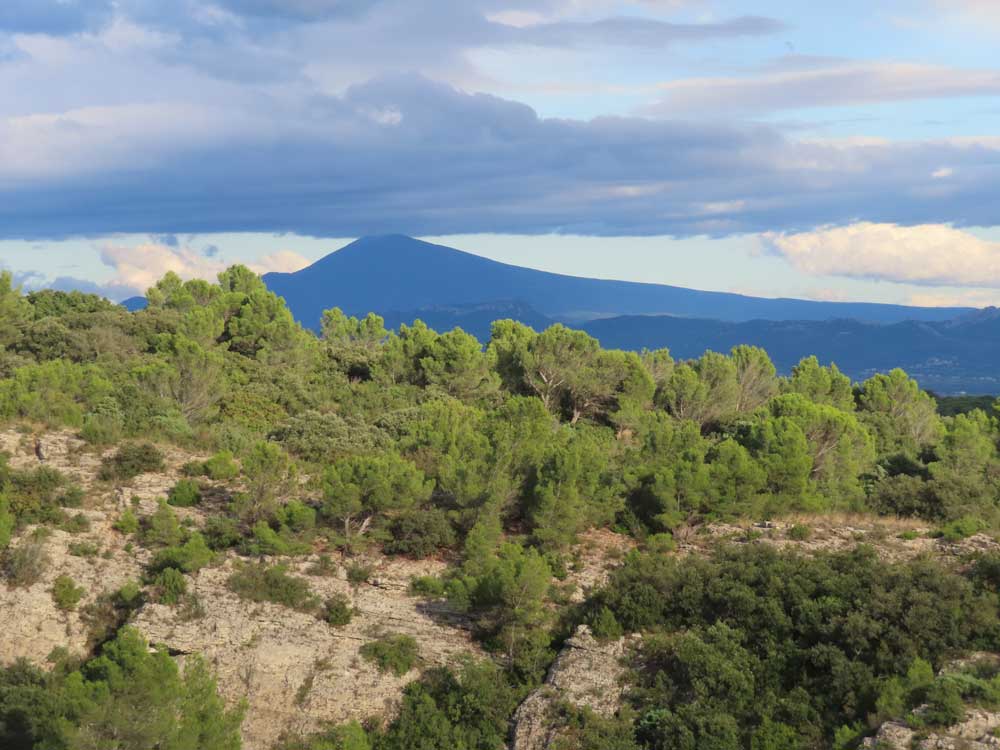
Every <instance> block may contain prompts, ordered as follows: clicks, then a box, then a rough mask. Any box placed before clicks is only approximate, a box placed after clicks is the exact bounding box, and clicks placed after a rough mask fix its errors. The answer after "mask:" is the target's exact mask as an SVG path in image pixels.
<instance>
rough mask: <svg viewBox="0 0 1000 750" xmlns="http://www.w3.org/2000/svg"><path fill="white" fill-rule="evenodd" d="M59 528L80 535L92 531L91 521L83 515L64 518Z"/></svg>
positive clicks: (77, 514)
mask: <svg viewBox="0 0 1000 750" xmlns="http://www.w3.org/2000/svg"><path fill="white" fill-rule="evenodd" d="M59 528H61V529H62V530H63V531H65V532H67V533H69V534H80V533H82V532H84V531H89V530H90V519H89V518H87V517H86V516H85V515H83V514H82V513H76V514H75V515H72V516H66V517H64V518H63V520H62V523H60V524H59Z"/></svg>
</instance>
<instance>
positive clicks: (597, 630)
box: [590, 607, 623, 641]
mask: <svg viewBox="0 0 1000 750" xmlns="http://www.w3.org/2000/svg"><path fill="white" fill-rule="evenodd" d="M590 629H591V631H592V632H593V634H594V637H595V638H597V639H598V640H602V641H609V640H616V639H618V638H621V637H622V634H623V631H622V626H621V625H620V624H619V622H618V620H617V618H615V613H614V612H612V611H611V610H610V609H608V608H607V607H601V608H600V609H599V610H597V612H596V613H594V615H593V616H592V617H591V620H590Z"/></svg>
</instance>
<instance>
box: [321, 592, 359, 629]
mask: <svg viewBox="0 0 1000 750" xmlns="http://www.w3.org/2000/svg"><path fill="white" fill-rule="evenodd" d="M353 616H354V608H353V607H352V606H351V602H350V600H349V599H348V598H347V597H346V596H344V595H343V594H334V595H333V596H331V597H330V598H329V599H327V600H326V604H325V605H324V606H323V619H324V620H326V621H327V623H329V624H330V625H333V626H334V627H336V628H341V627H343V626H344V625H347V624H348V623H349V622H350V621H351V618H352V617H353Z"/></svg>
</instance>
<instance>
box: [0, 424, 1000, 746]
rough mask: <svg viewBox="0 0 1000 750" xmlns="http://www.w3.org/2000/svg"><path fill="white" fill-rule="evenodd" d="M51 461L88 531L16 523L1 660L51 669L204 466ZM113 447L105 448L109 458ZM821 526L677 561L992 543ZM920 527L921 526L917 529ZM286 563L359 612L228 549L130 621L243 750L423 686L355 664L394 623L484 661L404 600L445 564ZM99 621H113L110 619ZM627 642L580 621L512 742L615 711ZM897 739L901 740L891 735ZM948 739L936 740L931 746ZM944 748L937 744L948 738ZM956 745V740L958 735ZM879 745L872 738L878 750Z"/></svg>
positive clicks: (988, 741)
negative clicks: (577, 717) (231, 708)
mask: <svg viewBox="0 0 1000 750" xmlns="http://www.w3.org/2000/svg"><path fill="white" fill-rule="evenodd" d="M38 439H39V445H40V452H41V453H42V455H43V457H44V463H45V464H46V465H49V466H52V467H54V468H56V469H58V470H59V471H61V472H63V473H64V474H65V475H67V476H68V477H69V478H71V479H72V480H73V481H74V482H76V483H78V484H79V485H80V486H81V487H82V488H83V489H84V501H83V505H82V507H81V508H79V509H70V510H69V511H68V512H69V514H70V515H79V516H82V517H84V518H85V519H86V521H80V522H78V524H77V527H78V529H79V530H78V531H77V532H76V533H70V532H68V531H65V530H61V529H51V528H45V529H43V530H41V532H39V531H38V530H36V529H34V528H30V527H29V528H27V529H22V530H21V531H20V532H19V534H18V536H17V538H16V539H15V540H14V545H20V544H29V543H30V544H37V545H39V546H40V547H41V548H42V549H43V550H44V555H45V556H46V557H47V558H48V561H49V564H48V565H47V567H46V568H45V570H44V572H43V574H42V576H41V578H40V579H39V580H38V581H36V582H34V583H33V584H32V585H30V586H26V587H13V586H11V585H9V583H8V582H7V581H4V582H2V583H0V622H3V623H4V627H5V636H6V637H4V638H0V663H4V664H6V663H10V662H12V661H14V660H16V659H19V658H26V659H29V660H31V661H32V662H35V663H38V664H43V665H44V664H46V663H47V657H49V655H50V654H51V653H52V652H53V650H54V649H57V648H65V649H68V650H69V651H70V652H71V653H73V654H76V655H81V656H82V655H85V654H86V653H88V651H89V650H90V649H91V648H92V647H93V641H94V637H95V633H96V632H98V631H99V629H100V627H101V626H102V624H103V625H104V626H106V625H107V623H106V619H107V618H106V616H107V614H108V613H107V600H108V597H110V596H111V595H112V594H114V592H116V591H118V590H119V589H120V588H121V587H122V586H123V585H125V584H126V583H128V582H131V581H138V580H140V579H141V578H142V575H143V572H144V570H145V566H146V565H147V564H148V562H149V560H150V557H151V552H150V551H149V550H147V549H145V548H143V547H142V546H141V545H139V544H136V543H135V542H134V540H132V539H131V538H130V537H127V536H126V535H124V534H122V533H120V532H118V531H116V530H115V529H114V527H113V523H114V522H115V520H116V519H117V518H118V517H119V516H120V514H121V513H122V511H123V510H124V509H125V508H127V507H134V508H136V510H137V512H138V513H139V514H140V515H148V514H151V513H153V512H155V510H156V508H157V502H158V500H159V499H160V498H162V497H164V496H165V495H166V494H167V492H168V491H169V489H170V488H171V487H172V486H173V485H174V483H175V482H176V481H177V480H178V478H180V476H181V467H182V466H183V465H184V464H185V463H186V462H188V461H191V460H194V459H199V460H201V459H204V458H205V457H204V456H196V455H193V454H190V453H186V452H184V451H181V450H178V449H176V448H169V447H165V448H164V453H165V455H166V467H165V469H164V470H163V471H161V472H156V473H150V474H143V475H140V476H138V477H136V478H135V479H133V480H129V481H127V482H117V483H109V482H102V481H100V480H98V479H97V472H98V469H99V468H100V463H101V458H102V454H101V453H100V452H96V451H93V450H92V449H88V448H87V447H86V446H85V445H84V444H83V443H82V441H80V440H78V439H77V438H76V437H74V435H73V434H72V433H70V432H67V431H61V432H52V433H47V434H43V435H40V436H39V438H38ZM35 440H36V437H35V435H33V434H30V433H28V432H19V431H17V430H4V431H0V451H3V452H5V453H7V454H9V456H10V463H11V464H12V465H13V466H15V467H17V468H34V467H37V466H39V465H40V462H39V458H38V456H37V452H38V451H36V442H35ZM108 452H110V451H108ZM211 489H212V490H213V491H212V492H211V493H210V494H211V495H212V497H211V499H209V500H206V503H205V504H204V505H203V507H202V508H178V509H176V513H177V515H178V516H179V517H180V519H181V521H182V522H183V523H186V524H188V525H190V526H192V527H199V526H201V525H202V524H203V523H204V521H205V518H206V510H207V509H208V508H214V509H215V512H219V510H220V509H221V508H223V507H224V505H223V503H224V502H225V496H226V493H227V492H228V491H229V489H231V488H229V489H227V488H226V487H225V486H223V485H217V486H214V487H213V488H211ZM805 522H806V523H810V524H812V526H813V528H812V529H811V531H810V533H809V534H808V535H806V536H807V538H802V535H801V534H794V533H791V532H790V530H791V528H792V526H793V525H792V524H791V523H774V524H769V525H767V526H761V527H752V526H735V525H725V524H718V525H713V526H709V527H703V528H702V529H701V530H699V531H697V532H695V531H694V530H692V532H691V533H690V534H688V535H685V534H679V535H678V536H679V540H680V543H679V545H678V550H677V554H703V553H706V552H708V551H709V550H710V549H711V548H712V547H714V546H716V545H718V544H719V543H720V542H721V541H724V540H725V541H729V542H733V543H753V544H768V545H774V546H776V547H793V548H795V549H799V550H802V551H805V552H808V553H813V552H820V551H824V550H834V549H848V548H851V547H853V546H855V545H857V544H858V543H859V542H865V543H871V544H872V545H873V546H874V547H875V549H876V550H877V551H878V553H879V554H880V555H881V556H882V557H883V558H885V559H887V560H894V559H903V558H910V557H915V556H918V555H921V554H932V555H935V556H939V557H943V558H949V559H958V558H959V557H961V556H964V555H967V554H968V553H969V552H972V551H977V550H982V549H995V548H997V546H998V545H997V543H996V542H995V541H994V540H993V539H991V538H990V537H987V536H983V535H977V536H975V537H972V538H970V539H967V540H964V541H962V542H959V543H947V542H943V541H941V540H935V539H930V538H927V537H926V536H924V535H921V534H919V533H916V532H920V531H925V529H920V528H919V527H918V526H917V525H914V524H906V523H897V522H876V521H873V520H871V519H865V518H841V519H827V520H826V521H818V520H816V519H808V520H805ZM907 532H912V533H907ZM633 543H634V542H633V541H632V540H630V539H628V538H625V537H622V536H620V535H617V534H613V533H611V532H609V531H593V532H590V533H588V534H585V535H583V537H582V539H581V542H580V544H579V545H578V546H577V548H576V549H575V551H574V553H573V555H572V556H571V558H572V562H571V564H570V565H569V574H568V576H567V579H566V581H564V582H562V583H558V584H557V585H558V586H560V587H561V588H562V589H563V590H564V591H565V592H566V595H567V599H568V600H569V601H581V600H582V599H583V598H584V597H585V595H586V593H587V592H588V591H589V590H591V589H593V588H594V587H597V586H600V585H601V584H602V583H603V582H604V580H605V579H606V576H607V573H608V571H609V570H610V569H612V568H613V567H614V566H616V565H617V564H619V563H620V561H621V559H622V557H623V556H624V554H625V553H626V552H627V550H628V549H629V548H630V547H631V546H632V545H633ZM321 551H322V550H321V549H319V548H317V549H316V550H315V551H314V553H313V554H311V555H306V556H301V557H295V558H288V559H286V560H284V562H287V563H288V566H289V572H290V573H291V574H293V575H296V576H298V577H301V578H302V579H304V580H306V581H308V583H309V586H310V588H311V590H312V591H313V593H314V594H316V595H317V596H319V597H320V598H323V599H325V598H327V597H329V596H331V595H334V594H342V595H345V596H347V597H348V598H349V600H350V601H351V603H352V605H353V606H354V607H355V609H356V614H355V616H354V618H353V619H352V621H351V622H350V623H349V624H348V625H346V626H344V627H342V628H334V627H331V626H330V625H328V624H326V623H325V622H323V621H322V620H320V619H317V618H316V617H315V616H313V615H311V614H305V613H301V612H297V611H294V610H290V609H287V608H284V607H281V606H278V605H275V604H270V603H252V602H247V601H244V600H241V599H240V598H239V597H238V596H237V595H236V594H234V593H233V592H231V591H230V590H229V589H228V587H227V585H226V581H227V579H228V577H229V575H230V574H231V573H232V571H233V568H234V566H235V564H236V562H237V556H236V555H235V554H233V553H229V554H228V555H226V556H223V557H222V558H221V559H220V560H218V561H217V562H216V563H215V564H213V565H212V566H210V567H207V568H203V569H202V570H201V571H199V572H198V573H196V574H195V575H193V576H190V577H189V582H188V587H189V591H190V592H191V593H192V594H193V595H194V596H193V598H192V599H191V602H193V604H192V605H191V606H184V607H169V606H165V605H162V604H157V603H154V602H147V603H145V604H143V605H142V606H141V608H139V610H138V611H137V612H135V613H134V614H133V615H132V623H133V624H134V625H135V626H136V627H138V628H139V630H140V631H141V632H142V633H143V634H144V635H145V636H146V637H147V638H148V639H149V640H150V641H152V642H154V643H160V644H164V645H165V646H166V647H167V648H168V649H169V650H170V652H171V653H173V654H174V655H176V656H177V658H178V659H183V658H184V657H185V656H186V655H187V654H192V653H200V654H203V655H204V656H205V657H206V658H207V659H208V661H209V663H210V664H211V665H212V666H213V668H214V669H215V671H216V673H217V675H218V680H219V686H220V691H221V692H222V694H223V695H224V696H225V697H226V698H227V699H228V700H230V701H232V702H237V701H240V700H246V701H247V703H248V709H249V710H248V712H247V719H246V722H245V725H244V738H245V744H244V746H245V747H246V748H247V750H267V748H269V747H270V746H271V744H272V743H273V742H274V740H276V739H277V738H278V737H279V736H280V735H281V734H283V733H298V732H307V731H311V730H315V729H317V728H319V727H320V726H321V725H322V724H323V723H325V722H340V721H344V720H348V719H368V718H370V717H383V718H384V717H388V716H391V714H392V712H393V710H394V707H395V705H396V704H397V703H398V701H399V699H400V696H401V692H402V689H403V687H404V686H405V685H406V684H407V682H409V681H411V680H413V679H415V678H416V677H417V675H418V674H419V668H415V669H413V670H411V672H410V673H409V674H406V675H403V676H402V677H396V676H393V675H391V674H382V673H380V672H378V671H377V670H376V669H375V668H374V667H373V666H372V665H370V664H369V663H367V662H365V661H364V660H363V659H361V658H360V657H359V648H360V646H361V645H362V644H363V643H365V642H367V641H370V640H372V639H373V638H375V637H377V636H378V635H380V634H383V633H387V632H394V633H405V634H408V635H411V636H412V637H413V638H414V639H415V640H416V641H417V643H418V647H419V652H420V658H421V664H420V665H419V666H421V667H427V666H433V665H440V664H446V663H450V662H453V661H455V660H456V659H458V658H460V657H461V656H462V655H464V654H478V653H479V651H478V648H477V646H476V645H475V644H474V643H473V641H472V639H471V637H470V634H469V632H468V628H467V624H466V623H465V622H464V621H463V619H462V618H461V617H460V616H458V615H456V614H455V613H453V612H449V611H448V610H447V608H446V607H444V606H443V605H441V604H435V603H434V602H428V601H426V600H422V599H419V598H415V597H411V596H410V595H409V594H408V586H409V582H410V579H411V578H412V577H413V576H419V575H434V574H436V573H439V572H440V571H441V570H442V569H443V565H444V564H443V563H441V562H436V561H410V560H404V559H397V558H384V557H381V556H378V555H374V556H372V557H371V558H369V559H366V560H365V562H366V563H368V564H370V565H371V566H372V572H371V574H370V575H369V577H368V579H367V581H366V582H365V583H362V584H360V585H356V586H352V585H351V584H350V583H349V582H348V581H347V575H346V568H347V566H348V565H349V564H351V563H352V562H356V560H349V559H344V558H341V557H340V556H338V555H336V554H334V555H332V560H331V564H330V565H328V566H327V568H326V571H325V572H326V573H327V575H324V576H317V575H310V574H309V572H310V568H312V567H314V566H315V563H316V562H317V560H318V553H319V552H321ZM60 575H68V576H70V577H71V578H72V579H73V580H74V582H75V583H76V584H77V585H78V586H80V587H81V588H82V589H83V590H84V595H83V598H82V599H81V601H80V602H79V604H78V605H77V606H76V608H75V609H73V610H71V611H62V610H60V609H58V608H57V607H56V604H55V602H54V601H53V597H52V594H51V590H52V586H53V583H54V581H55V579H56V578H57V577H58V576H60ZM102 617H103V618H104V620H105V621H104V622H102ZM629 647H630V642H629V641H628V640H626V639H622V640H619V641H615V642H612V643H599V642H597V641H596V640H595V639H594V638H593V637H592V636H591V634H590V632H589V631H588V630H587V629H586V628H585V627H581V628H580V629H579V630H578V631H577V632H576V633H575V635H574V636H573V637H572V638H570V639H569V640H568V641H567V642H566V645H565V648H564V650H563V651H562V653H561V654H560V655H559V657H558V659H557V660H556V661H555V663H554V664H553V665H552V667H551V669H550V671H549V674H548V677H547V679H546V682H545V685H544V686H543V687H541V688H540V689H538V690H537V691H535V692H534V693H533V694H531V695H530V696H529V698H528V699H527V700H526V701H525V702H524V704H523V705H522V706H521V707H520V708H519V709H518V711H517V714H516V717H515V724H514V728H513V732H512V747H513V748H514V750H543V749H544V748H547V747H549V746H550V745H551V743H552V741H553V740H554V739H555V738H557V737H559V732H560V727H559V722H558V717H557V715H558V707H559V706H560V705H561V704H562V703H564V702H565V703H569V704H571V705H575V706H577V707H589V708H591V709H593V710H594V711H596V712H598V713H601V714H604V715H611V714H613V713H614V712H615V711H616V710H617V709H618V708H619V705H620V701H621V697H622V686H621V684H620V682H621V680H620V678H621V675H622V673H623V670H624V666H623V658H624V657H625V656H626V654H627V651H628V649H629ZM998 724H1000V717H998V716H997V715H993V714H985V713H983V712H980V713H978V714H977V713H970V715H969V716H968V717H967V720H966V721H965V722H964V723H963V724H962V725H961V726H960V727H958V728H954V731H951V730H949V732H948V733H945V734H941V735H930V736H928V737H918V736H916V735H914V733H913V732H912V731H911V730H909V729H908V728H907V727H906V726H904V725H902V724H886V725H885V726H883V727H882V728H881V729H880V730H879V734H878V735H877V737H876V738H875V739H876V740H879V741H882V742H883V744H884V745H885V746H886V747H889V748H904V747H910V744H908V743H913V742H914V741H917V742H919V743H923V744H918V745H915V746H917V747H921V748H925V749H927V750H930V749H931V748H951V747H955V748H957V747H960V746H961V745H960V744H956V743H960V742H966V743H972V744H968V745H967V746H968V747H970V748H982V747H1000V740H997V739H996V738H994V737H993V736H992V734H991V733H992V731H993V730H994V729H995V728H996V727H997V726H998ZM892 743H896V744H892ZM927 743H938V744H927ZM942 743H943V744H942ZM948 743H951V744H948ZM869 746H871V747H875V746H877V745H869Z"/></svg>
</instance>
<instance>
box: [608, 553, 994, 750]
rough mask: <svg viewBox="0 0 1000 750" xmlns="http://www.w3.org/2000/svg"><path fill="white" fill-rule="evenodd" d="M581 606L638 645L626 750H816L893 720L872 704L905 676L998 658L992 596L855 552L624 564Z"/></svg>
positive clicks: (914, 566) (927, 570) (944, 576)
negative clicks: (973, 656) (991, 655)
mask: <svg viewBox="0 0 1000 750" xmlns="http://www.w3.org/2000/svg"><path fill="white" fill-rule="evenodd" d="M590 606H591V615H590V616H591V618H592V619H593V620H594V621H595V622H600V621H601V620H604V622H603V623H602V625H601V628H602V629H607V627H608V625H607V618H608V617H609V615H608V613H609V612H610V616H611V617H612V618H613V621H614V622H617V623H619V624H620V626H621V627H622V628H623V629H624V630H626V631H630V632H631V631H646V632H647V633H649V635H648V636H647V638H646V640H645V642H644V643H643V646H642V649H641V654H640V656H639V672H638V674H637V676H636V684H637V687H636V689H635V690H634V691H633V692H632V693H631V694H630V696H631V702H632V703H633V706H634V708H635V710H636V718H635V737H636V742H637V746H638V747H642V748H650V749H655V750H667V749H670V750H686V749H687V748H691V749H692V750H693V749H694V748H720V749H721V748H739V747H753V748H756V747H782V748H788V749H789V750H793V749H794V748H803V750H804V749H805V748H812V747H820V746H823V742H824V741H830V740H832V739H833V737H834V736H835V734H836V733H837V731H838V730H839V731H840V735H841V737H844V736H846V735H848V734H849V733H851V732H852V731H853V730H856V733H860V731H861V728H862V727H864V726H865V723H866V721H867V720H868V719H869V718H870V717H874V718H876V719H878V718H880V719H882V720H884V719H887V718H892V717H893V716H898V715H900V714H901V713H902V706H900V708H899V710H898V711H897V712H896V713H895V714H894V713H891V712H890V713H886V712H885V710H884V707H882V706H880V701H881V702H883V703H884V702H885V700H886V694H887V691H892V690H895V689H896V687H897V686H896V683H893V682H892V681H893V680H897V681H898V680H899V679H902V678H903V677H904V676H905V675H906V674H907V673H908V671H911V670H912V669H913V668H914V665H915V664H918V665H919V664H920V663H923V664H927V665H928V666H927V669H928V670H929V669H930V668H931V666H933V667H941V666H942V664H943V662H944V661H945V660H946V659H948V658H949V657H954V656H956V655H958V654H961V653H963V652H965V651H968V650H970V649H976V648H988V649H996V648H997V647H998V646H1000V642H998V637H1000V623H998V619H997V598H996V593H995V590H989V589H986V588H984V587H976V586H974V585H973V583H972V582H970V581H969V580H967V579H965V578H963V577H961V576H959V575H956V574H955V573H950V572H947V571H945V570H944V569H943V568H941V567H940V565H938V564H936V563H933V562H931V561H927V560H917V561H915V562H912V563H907V564H887V563H884V562H880V561H879V560H878V558H877V557H876V555H875V553H874V551H873V550H871V549H866V548H864V547H860V548H858V549H857V550H855V551H854V552H852V553H846V554H845V553H840V554H836V555H818V556H814V557H802V556H799V555H795V554H787V553H785V554H782V553H779V552H776V551H774V550H773V549H770V548H768V547H765V546H762V545H747V546H742V547H737V548H732V549H724V550H721V551H720V552H719V553H717V554H716V555H715V556H714V557H713V558H711V559H691V558H689V559H684V560H678V559H677V558H672V557H665V556H663V555H656V554H645V553H636V554H633V555H632V556H630V557H629V558H628V560H627V561H626V564H625V565H624V566H623V567H622V568H620V569H619V570H617V571H615V573H614V574H613V575H612V579H611V581H610V583H609V585H608V586H607V588H606V589H604V590H603V591H602V592H601V593H600V594H598V595H597V596H596V597H595V598H594V600H593V601H592V602H591V605H590ZM931 678H933V672H931ZM936 723H945V724H947V723H949V722H936ZM763 737H768V738H769V739H768V740H767V742H765V740H764V739H762V738H763ZM774 737H782V738H783V739H782V742H781V743H779V744H774V743H775V742H777V740H775V739H774ZM767 743H770V744H767Z"/></svg>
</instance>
